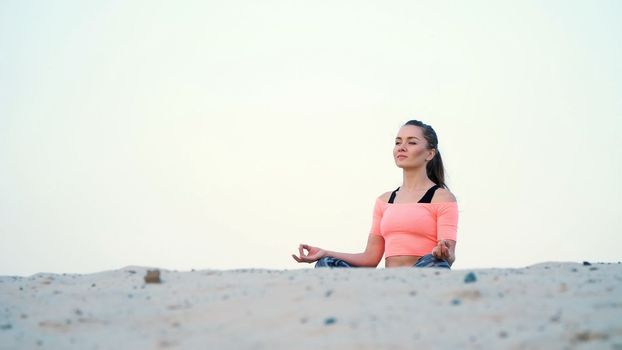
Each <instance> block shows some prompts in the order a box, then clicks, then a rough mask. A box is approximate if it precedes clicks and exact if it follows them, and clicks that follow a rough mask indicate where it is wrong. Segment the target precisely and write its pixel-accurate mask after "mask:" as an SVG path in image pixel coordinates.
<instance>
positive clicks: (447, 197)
mask: <svg viewBox="0 0 622 350" xmlns="http://www.w3.org/2000/svg"><path fill="white" fill-rule="evenodd" d="M455 201H456V196H454V194H453V193H451V191H449V190H448V189H446V188H439V189H438V190H436V192H434V197H432V203H439V202H440V203H442V202H455Z"/></svg>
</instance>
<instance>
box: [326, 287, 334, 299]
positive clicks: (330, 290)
mask: <svg viewBox="0 0 622 350" xmlns="http://www.w3.org/2000/svg"><path fill="white" fill-rule="evenodd" d="M332 294H333V290H332V289H329V290H327V291H326V293H324V296H325V297H327V298H328V297H330V296H331V295H332Z"/></svg>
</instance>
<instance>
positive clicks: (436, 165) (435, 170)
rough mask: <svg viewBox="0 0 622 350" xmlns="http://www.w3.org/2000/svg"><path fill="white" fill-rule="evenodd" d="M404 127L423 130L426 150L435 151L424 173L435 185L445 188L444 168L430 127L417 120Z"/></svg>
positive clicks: (435, 137)
mask: <svg viewBox="0 0 622 350" xmlns="http://www.w3.org/2000/svg"><path fill="white" fill-rule="evenodd" d="M406 125H414V126H418V127H420V128H421V129H423V137H425V140H426V141H427V142H428V149H435V150H436V154H435V155H434V158H432V160H431V161H429V162H428V163H427V164H426V167H425V169H426V173H427V174H428V177H429V178H430V180H432V181H433V182H434V183H435V184H437V185H439V186H441V187H443V188H447V185H445V167H443V158H442V157H441V152H440V151H439V150H438V137H437V136H436V132H435V131H434V129H432V127H431V126H429V125H428V124H425V123H422V122H420V121H419V120H414V119H413V120H409V121H407V122H406V124H404V126H406Z"/></svg>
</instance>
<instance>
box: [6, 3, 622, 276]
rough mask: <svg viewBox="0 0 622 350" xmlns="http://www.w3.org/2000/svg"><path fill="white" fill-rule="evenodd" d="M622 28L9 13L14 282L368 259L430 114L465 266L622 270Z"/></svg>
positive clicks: (459, 18) (235, 13) (396, 18)
mask: <svg viewBox="0 0 622 350" xmlns="http://www.w3.org/2000/svg"><path fill="white" fill-rule="evenodd" d="M621 18H622V2H620V1H566V0H563V1H561V0H560V1H492V0H491V1H469V2H459V1H454V2H448V1H439V2H433V1H391V2H381V1H285V0H284V1H250V0H249V1H219V2H216V1H184V2H175V1H90V2H83V1H65V0H61V1H7V0H0V274H1V275H29V274H32V273H36V272H57V273H61V272H78V273H89V272H97V271H102V270H109V269H117V268H121V267H123V266H127V265H142V266H154V267H160V268H166V269H178V270H188V269H192V268H195V269H235V268H273V269H299V268H310V267H312V265H307V264H298V263H296V262H295V261H294V260H293V259H292V258H291V254H293V253H296V252H297V246H298V244H299V243H308V244H311V245H316V246H320V247H322V248H325V249H328V250H337V251H343V252H350V253H356V252H361V251H362V250H363V249H364V247H365V243H366V241H367V236H368V234H369V229H370V226H371V215H372V210H373V205H374V201H375V199H376V197H377V196H378V195H380V194H381V193H383V192H385V191H389V190H393V189H395V188H396V187H397V186H399V185H400V184H401V179H402V177H401V176H402V174H401V170H400V169H399V168H397V167H396V166H395V164H394V162H393V159H392V155H391V151H392V148H393V140H394V138H395V135H396V133H397V130H398V128H399V127H400V126H401V125H402V124H403V123H404V122H406V121H407V120H409V119H419V120H422V121H424V122H425V123H428V124H430V125H432V126H433V127H434V128H435V130H436V132H437V134H438V136H439V148H440V151H441V154H442V156H443V159H444V162H445V167H446V171H447V182H448V185H449V187H450V190H451V191H452V192H453V193H454V195H455V196H456V198H457V200H458V205H459V209H460V219H459V228H458V244H457V248H456V262H455V264H454V266H453V268H454V269H466V268H479V267H523V266H527V265H530V264H535V263H539V262H544V261H583V260H590V261H618V260H622V253H620V243H622V235H621V234H622V209H621V208H622V206H621V205H620V203H619V201H620V199H622V186H621V185H620V180H619V179H620V178H622V171H621V170H622V140H621V138H620V134H621V132H622V40H620V37H621V35H622V21H621V20H620V19H621ZM379 267H384V263H383V262H381V264H380V265H379Z"/></svg>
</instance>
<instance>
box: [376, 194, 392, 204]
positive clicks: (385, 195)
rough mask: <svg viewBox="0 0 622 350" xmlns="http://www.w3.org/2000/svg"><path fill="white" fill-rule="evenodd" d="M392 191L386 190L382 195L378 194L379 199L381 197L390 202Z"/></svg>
mask: <svg viewBox="0 0 622 350" xmlns="http://www.w3.org/2000/svg"><path fill="white" fill-rule="evenodd" d="M391 193H392V192H391V191H389V192H385V193H383V194H381V195H380V196H378V199H380V200H381V201H383V202H385V203H388V202H389V198H391Z"/></svg>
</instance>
